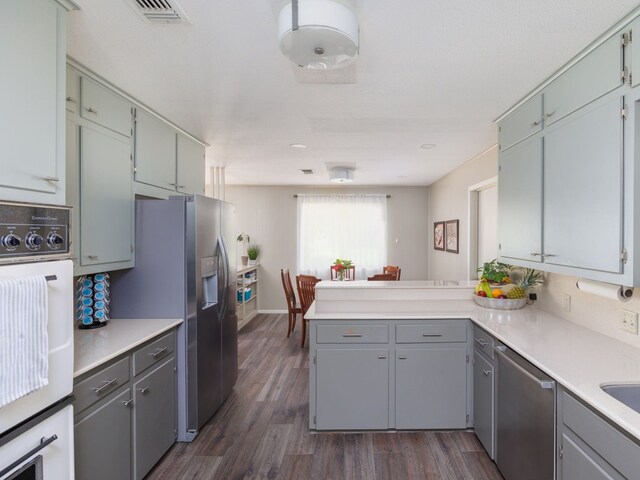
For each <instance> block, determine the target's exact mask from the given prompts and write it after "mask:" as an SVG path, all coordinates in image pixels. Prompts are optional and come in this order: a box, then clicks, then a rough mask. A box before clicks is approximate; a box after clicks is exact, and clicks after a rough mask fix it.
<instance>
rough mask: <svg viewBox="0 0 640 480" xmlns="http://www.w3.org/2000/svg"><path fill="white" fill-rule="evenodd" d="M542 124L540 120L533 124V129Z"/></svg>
mask: <svg viewBox="0 0 640 480" xmlns="http://www.w3.org/2000/svg"><path fill="white" fill-rule="evenodd" d="M541 123H542V120H538V121H537V122H532V123H531V126H532V127H537V126H538V125H540V124H541Z"/></svg>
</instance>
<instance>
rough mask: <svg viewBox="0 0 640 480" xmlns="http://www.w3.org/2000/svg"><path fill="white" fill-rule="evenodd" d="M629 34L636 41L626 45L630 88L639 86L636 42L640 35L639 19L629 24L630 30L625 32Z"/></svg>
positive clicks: (639, 50)
mask: <svg viewBox="0 0 640 480" xmlns="http://www.w3.org/2000/svg"><path fill="white" fill-rule="evenodd" d="M630 32H631V33H632V37H633V36H634V35H635V38H636V41H635V42H631V43H630V44H629V45H627V47H626V48H627V52H629V53H626V54H625V55H626V56H625V63H626V65H627V66H628V67H630V73H631V86H632V87H637V86H638V85H639V84H640V42H638V40H637V38H638V37H637V35H638V34H640V17H637V18H636V19H635V20H634V21H633V22H631V28H630V29H628V30H627V33H630Z"/></svg>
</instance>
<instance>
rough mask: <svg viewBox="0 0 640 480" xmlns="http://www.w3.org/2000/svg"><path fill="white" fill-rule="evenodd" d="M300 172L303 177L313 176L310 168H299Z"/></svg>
mask: <svg viewBox="0 0 640 480" xmlns="http://www.w3.org/2000/svg"><path fill="white" fill-rule="evenodd" d="M300 171H301V172H302V173H304V174H305V175H313V170H311V169H310V168H301V169H300Z"/></svg>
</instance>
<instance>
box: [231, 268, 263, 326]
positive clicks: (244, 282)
mask: <svg viewBox="0 0 640 480" xmlns="http://www.w3.org/2000/svg"><path fill="white" fill-rule="evenodd" d="M258 267H259V265H248V266H246V267H241V268H239V269H238V272H237V279H236V299H237V298H238V297H237V296H238V292H242V295H241V300H238V306H237V310H236V313H237V315H238V330H240V329H241V328H242V327H244V326H245V325H246V324H247V323H249V321H250V320H251V319H252V318H253V317H255V316H256V315H257V313H258ZM246 288H251V297H250V298H249V299H247V300H245V299H244V292H245V289H246Z"/></svg>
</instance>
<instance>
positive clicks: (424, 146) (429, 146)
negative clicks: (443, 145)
mask: <svg viewBox="0 0 640 480" xmlns="http://www.w3.org/2000/svg"><path fill="white" fill-rule="evenodd" d="M420 148H421V149H423V150H431V149H432V148H436V144H435V143H423V144H422V145H420Z"/></svg>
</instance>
